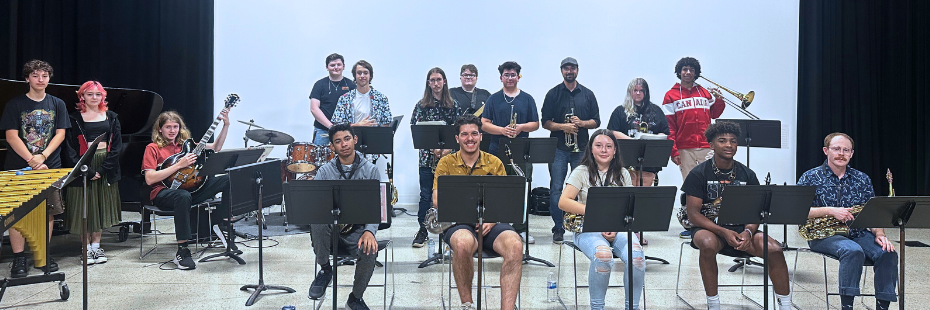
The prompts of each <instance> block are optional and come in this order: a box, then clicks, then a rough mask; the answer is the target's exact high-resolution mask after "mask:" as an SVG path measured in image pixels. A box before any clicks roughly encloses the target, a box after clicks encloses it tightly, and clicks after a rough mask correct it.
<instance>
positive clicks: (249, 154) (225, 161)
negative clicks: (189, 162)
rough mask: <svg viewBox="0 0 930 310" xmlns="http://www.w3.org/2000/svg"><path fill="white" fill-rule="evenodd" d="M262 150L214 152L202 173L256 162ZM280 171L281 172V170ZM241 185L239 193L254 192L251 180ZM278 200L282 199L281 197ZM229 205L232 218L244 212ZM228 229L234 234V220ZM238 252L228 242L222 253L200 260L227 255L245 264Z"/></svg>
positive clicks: (209, 174)
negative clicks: (247, 162)
mask: <svg viewBox="0 0 930 310" xmlns="http://www.w3.org/2000/svg"><path fill="white" fill-rule="evenodd" d="M261 152H263V150H235V151H225V152H216V153H213V154H212V155H210V157H207V162H206V163H204V164H203V168H201V169H200V174H202V175H206V176H214V175H218V174H224V173H226V172H227V169H229V168H231V167H235V166H240V165H237V163H238V162H243V161H249V160H253V161H252V162H251V163H254V160H258V157H257V156H261ZM279 170H280V169H279ZM278 173H279V174H280V171H279V172H278ZM229 184H230V187H232V184H233V180H232V177H231V176H230V180H229ZM240 186H241V187H240V188H241V189H242V190H244V192H242V193H239V194H246V193H251V192H252V187H251V182H247V183H246V185H241V184H240ZM272 192H274V191H272ZM277 192H278V193H280V192H281V190H280V187H278V190H277ZM230 196H232V190H230ZM223 199H227V201H230V202H232V201H233V200H232V197H223ZM243 199H245V201H244V202H242V203H243V204H248V205H249V207H250V208H251V207H252V206H253V205H252V203H253V202H252V201H251V200H248V199H249V198H248V197H246V198H243ZM278 200H279V201H280V199H278ZM270 201H273V200H270ZM229 207H230V209H229V217H230V218H232V216H234V215H238V214H242V213H236V214H233V209H232V204H231V203H230V206H229ZM243 213H244V212H243ZM226 229H227V230H226V232H227V235H228V236H232V234H234V233H235V231H233V227H232V221H229V225H228V226H227V228H226ZM208 234H209V233H208ZM200 238H201V236H197V239H200ZM238 254H241V252H239V253H236V252H234V251H232V250H230V246H229V244H227V245H226V250H225V251H223V252H222V253H218V254H213V255H210V256H207V257H204V258H201V259H200V262H208V261H210V260H211V259H214V258H217V257H222V256H226V257H228V258H232V259H233V260H235V261H236V262H238V263H239V265H245V260H243V259H242V258H241V257H239V255H238Z"/></svg>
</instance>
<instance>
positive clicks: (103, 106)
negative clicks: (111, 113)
mask: <svg viewBox="0 0 930 310" xmlns="http://www.w3.org/2000/svg"><path fill="white" fill-rule="evenodd" d="M94 88H96V89H97V90H99V91H100V92H101V93H103V98H101V99H100V112H106V111H107V90H106V89H103V85H100V82H97V81H87V82H84V84H83V85H81V88H79V89H78V91H77V96H78V103H77V108H78V110H80V111H81V113H84V112H87V105H86V104H84V93H86V92H88V91H90V90H92V89H94Z"/></svg>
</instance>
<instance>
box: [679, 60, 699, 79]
mask: <svg viewBox="0 0 930 310" xmlns="http://www.w3.org/2000/svg"><path fill="white" fill-rule="evenodd" d="M685 66H690V67H691V68H694V80H697V79H698V78H699V77H701V63H700V62H698V60H697V59H694V57H685V58H682V59H679V60H678V63H677V64H675V76H677V77H678V79H679V80H680V79H681V68H684V67H685Z"/></svg>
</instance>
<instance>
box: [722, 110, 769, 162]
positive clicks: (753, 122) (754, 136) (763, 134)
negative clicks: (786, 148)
mask: <svg viewBox="0 0 930 310" xmlns="http://www.w3.org/2000/svg"><path fill="white" fill-rule="evenodd" d="M717 121H718V122H721V121H726V122H733V123H736V124H737V125H739V128H740V133H739V137H736V143H737V145H738V146H745V147H746V167H749V151H750V150H751V149H752V148H754V147H764V148H773V149H779V148H781V121H773V120H758V119H717Z"/></svg>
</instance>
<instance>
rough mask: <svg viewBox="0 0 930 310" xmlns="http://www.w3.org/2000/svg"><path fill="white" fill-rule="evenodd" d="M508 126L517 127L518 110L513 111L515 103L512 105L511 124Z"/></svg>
mask: <svg viewBox="0 0 930 310" xmlns="http://www.w3.org/2000/svg"><path fill="white" fill-rule="evenodd" d="M507 127H510V128H517V112H514V111H513V105H510V124H509V125H507Z"/></svg>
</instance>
